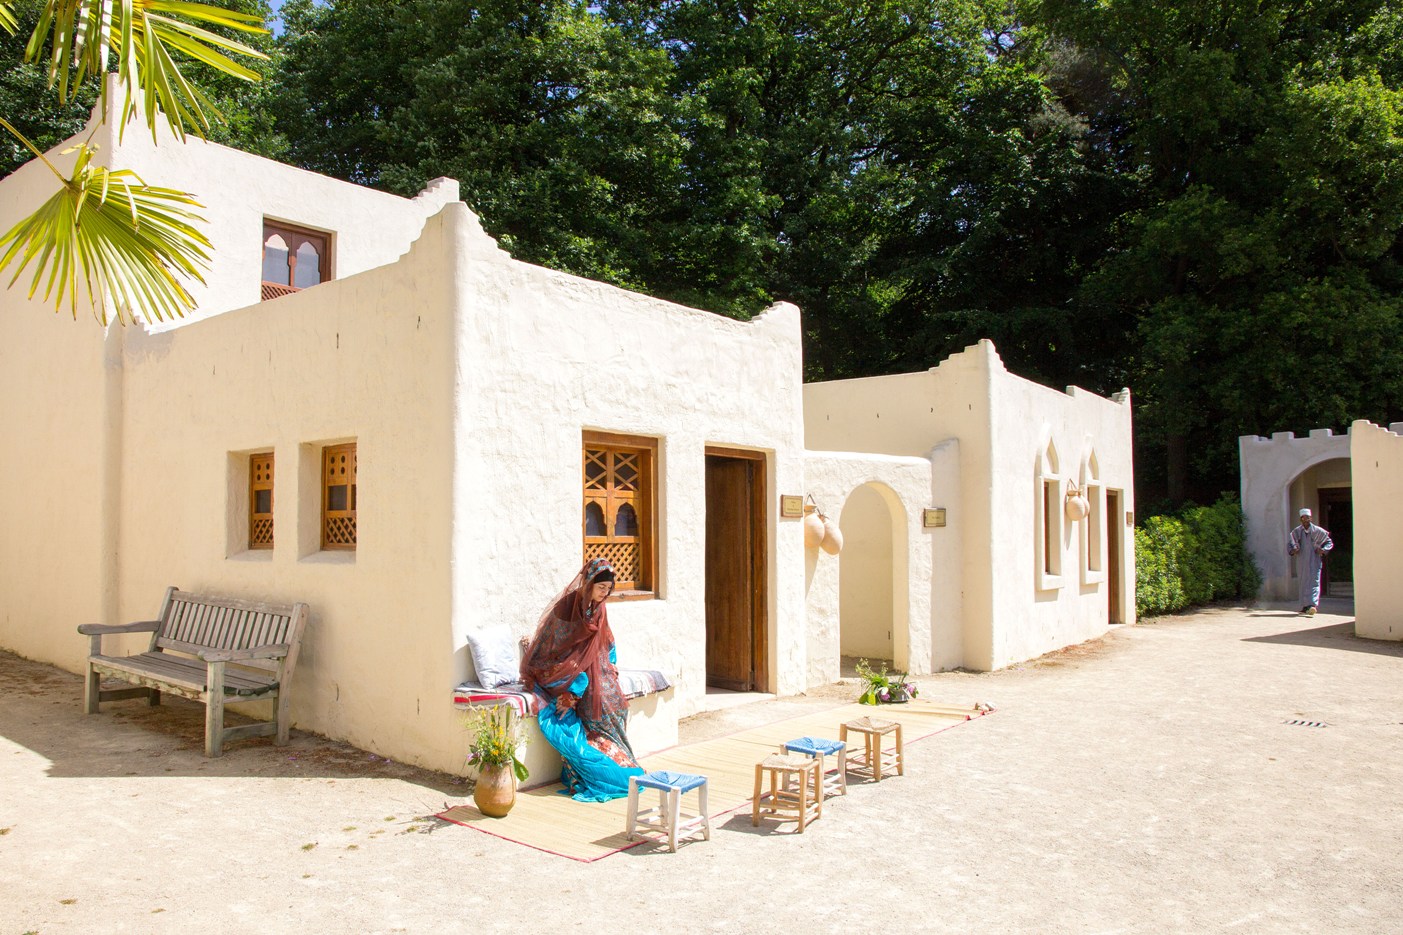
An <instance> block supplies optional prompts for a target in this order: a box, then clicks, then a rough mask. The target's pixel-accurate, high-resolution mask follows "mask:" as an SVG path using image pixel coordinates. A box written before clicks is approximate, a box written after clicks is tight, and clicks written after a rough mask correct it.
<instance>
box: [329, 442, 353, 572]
mask: <svg viewBox="0 0 1403 935" xmlns="http://www.w3.org/2000/svg"><path fill="white" fill-rule="evenodd" d="M355 547H356V445H355V443H354V442H352V443H351V444H348V445H331V446H328V447H326V448H323V449H322V548H323V549H340V550H345V551H352V550H354V549H355Z"/></svg>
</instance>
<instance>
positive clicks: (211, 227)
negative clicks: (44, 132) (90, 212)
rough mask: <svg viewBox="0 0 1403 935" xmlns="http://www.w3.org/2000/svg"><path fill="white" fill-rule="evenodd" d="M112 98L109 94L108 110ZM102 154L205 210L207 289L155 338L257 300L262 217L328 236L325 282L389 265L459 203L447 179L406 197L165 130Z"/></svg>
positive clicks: (133, 131)
mask: <svg viewBox="0 0 1403 935" xmlns="http://www.w3.org/2000/svg"><path fill="white" fill-rule="evenodd" d="M118 100H120V97H119V96H118V95H116V94H114V95H113V96H112V101H113V103H114V105H115V104H116V102H117V101H118ZM103 152H104V153H106V154H107V155H106V157H105V158H107V159H108V160H109V162H110V164H111V165H112V166H113V167H114V168H119V169H121V168H129V169H134V170H135V171H136V172H137V173H138V174H139V175H141V176H142V178H144V179H145V180H146V181H147V182H148V183H149V184H152V185H161V186H165V187H167V188H175V189H178V190H181V191H186V192H190V193H191V194H193V195H194V196H195V198H196V200H198V201H199V202H200V204H201V205H203V207H202V208H201V209H200V210H199V212H198V213H199V214H200V215H201V216H203V217H204V218H205V221H206V225H205V227H204V231H205V235H206V236H207V237H208V238H209V241H210V244H211V245H212V247H213V251H212V252H213V254H214V260H213V262H212V264H211V267H210V270H209V272H208V273H207V274H206V275H205V282H204V284H200V283H187V284H186V287H187V288H188V289H189V291H190V294H191V296H192V297H193V298H194V300H195V304H196V310H195V311H194V312H192V313H190V314H189V315H187V316H186V317H185V318H184V319H182V320H179V321H176V322H173V323H162V324H158V325H156V326H155V329H154V330H164V329H165V328H169V327H179V326H180V325H181V324H184V323H189V322H190V321H193V320H198V319H201V318H208V317H210V316H212V315H217V314H220V313H221V312H225V311H228V310H230V309H235V308H243V307H244V306H247V305H253V304H256V303H257V302H258V301H259V299H260V282H261V278H260V271H261V270H262V266H263V222H264V220H265V218H266V219H267V220H269V221H280V222H283V223H286V224H291V225H294V226H297V227H305V228H310V229H312V230H317V231H322V232H325V233H327V234H330V235H331V254H332V255H331V261H330V266H331V269H330V273H329V277H328V278H335V279H345V278H347V277H349V276H353V275H355V274H356V273H360V272H364V271H365V270H368V269H373V268H375V267H377V266H383V265H385V264H386V263H392V262H394V261H395V260H396V259H398V258H399V257H400V256H401V255H402V254H403V253H404V252H405V251H406V250H408V249H409V245H410V244H411V243H412V242H413V241H414V240H415V238H417V237H418V236H419V231H420V230H421V229H422V228H423V226H424V221H425V220H426V219H427V218H429V217H432V216H433V215H435V214H437V213H438V211H439V210H440V209H441V208H442V207H443V206H444V205H446V204H450V203H452V202H456V201H458V198H459V192H458V183H457V182H456V181H454V180H453V179H443V178H440V179H435V180H434V181H432V182H430V183H429V184H428V185H427V186H426V187H425V189H424V191H423V192H421V193H420V194H419V195H418V196H416V197H414V198H402V197H400V196H398V195H391V194H389V193H387V192H382V191H376V190H374V189H370V188H364V187H362V186H360V185H349V184H347V183H345V182H342V181H340V180H339V179H333V178H331V177H329V176H325V175H319V174H318V173H316V172H309V171H307V170H306V169H299V168H296V167H294V166H289V165H283V164H282V163H278V162H273V161H272V160H269V159H264V158H262V157H259V156H254V155H251V154H249V153H245V152H241V151H239V150H237V149H231V148H229V147H227V146H221V145H220V144H218V143H210V142H206V141H204V140H201V139H199V138H198V137H194V136H190V137H187V138H186V139H185V141H184V142H181V141H179V140H177V139H175V138H174V137H173V136H172V135H171V132H170V130H169V129H168V128H167V127H166V125H165V124H164V123H162V124H161V125H160V127H159V129H158V132H157V134H156V138H155V139H154V140H153V138H152V135H151V134H150V133H149V132H147V130H146V128H145V127H144V126H142V125H140V124H138V123H133V124H132V125H131V126H129V127H128V128H127V132H126V134H125V136H124V138H123V139H122V141H121V143H120V144H119V145H112V146H109V147H107V148H105V149H104V150H103ZM324 275H326V274H324Z"/></svg>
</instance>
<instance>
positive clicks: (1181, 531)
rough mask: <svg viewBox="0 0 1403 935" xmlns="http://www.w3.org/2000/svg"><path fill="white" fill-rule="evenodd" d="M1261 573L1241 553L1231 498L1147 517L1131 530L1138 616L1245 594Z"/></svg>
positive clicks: (1238, 517)
mask: <svg viewBox="0 0 1403 935" xmlns="http://www.w3.org/2000/svg"><path fill="white" fill-rule="evenodd" d="M1261 583H1262V576H1261V574H1260V573H1259V572H1258V571H1257V567H1256V566H1255V565H1253V564H1252V559H1251V558H1250V557H1249V556H1248V554H1247V535H1246V530H1245V527H1244V523H1243V518H1242V509H1241V507H1239V506H1238V503H1237V498H1236V497H1233V496H1230V495H1225V496H1224V497H1223V498H1222V499H1220V500H1219V501H1218V502H1217V503H1215V504H1214V505H1213V506H1189V507H1187V508H1185V509H1183V510H1181V511H1180V512H1179V513H1178V515H1174V516H1151V517H1149V518H1148V519H1146V520H1145V521H1144V522H1143V523H1142V524H1141V526H1140V527H1139V528H1137V529H1136V530H1135V612H1136V614H1137V615H1138V616H1140V617H1148V616H1153V615H1155V614H1164V613H1169V612H1170V611H1175V610H1182V609H1183V608H1185V607H1191V606H1193V605H1195V604H1207V603H1209V602H1210V601H1216V600H1223V599H1226V598H1243V597H1251V596H1254V595H1255V594H1256V593H1257V588H1258V587H1260V586H1261Z"/></svg>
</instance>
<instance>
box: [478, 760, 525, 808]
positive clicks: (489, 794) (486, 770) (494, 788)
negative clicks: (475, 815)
mask: <svg viewBox="0 0 1403 935" xmlns="http://www.w3.org/2000/svg"><path fill="white" fill-rule="evenodd" d="M473 802H474V804H476V805H477V810H478V811H479V812H482V814H484V815H486V816H487V817H489V818H504V817H506V814H507V812H509V811H511V810H512V806H513V805H515V804H516V775H515V774H514V773H513V772H512V768H511V764H510V763H509V764H507V765H506V766H484V767H482V769H481V770H480V771H479V772H478V775H477V785H475V786H473Z"/></svg>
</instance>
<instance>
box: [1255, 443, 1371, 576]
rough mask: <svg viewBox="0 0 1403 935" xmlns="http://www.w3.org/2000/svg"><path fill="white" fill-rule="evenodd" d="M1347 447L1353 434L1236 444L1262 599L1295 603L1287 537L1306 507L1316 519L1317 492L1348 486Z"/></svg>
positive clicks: (1357, 512) (1318, 511) (1356, 513)
mask: <svg viewBox="0 0 1403 935" xmlns="http://www.w3.org/2000/svg"><path fill="white" fill-rule="evenodd" d="M1351 442H1352V430H1351V432H1350V433H1346V434H1344V435H1336V434H1335V433H1334V432H1333V431H1332V430H1330V429H1312V430H1311V433H1310V435H1309V436H1308V437H1306V438H1297V437H1296V436H1295V434H1294V433H1292V432H1276V433H1273V435H1272V436H1271V438H1263V437H1261V436H1258V435H1243V436H1241V437H1239V438H1238V440H1237V449H1238V461H1239V472H1240V478H1241V498H1242V499H1241V502H1242V512H1243V516H1244V517H1245V518H1246V525H1247V551H1248V553H1249V554H1250V555H1251V556H1252V561H1253V562H1255V563H1256V565H1257V570H1258V571H1259V572H1261V574H1262V587H1261V589H1260V590H1259V591H1258V594H1259V596H1261V597H1262V598H1265V599H1267V600H1288V599H1295V597H1296V595H1297V592H1298V583H1297V581H1296V579H1295V577H1294V570H1293V560H1292V559H1290V558H1288V557H1287V555H1286V536H1287V534H1288V533H1289V532H1290V530H1291V527H1292V526H1293V525H1295V523H1296V521H1297V513H1298V511H1299V510H1300V509H1301V507H1309V508H1310V509H1311V510H1312V511H1314V512H1315V516H1316V518H1317V519H1319V518H1320V503H1319V498H1318V497H1317V495H1316V492H1317V491H1318V490H1319V489H1320V488H1321V487H1326V486H1349V485H1350V483H1351V480H1350V474H1349V458H1350V445H1351ZM1356 496H1357V495H1356ZM1358 514H1359V511H1358V510H1356V511H1355V515H1356V516H1358ZM1356 551H1357V550H1356Z"/></svg>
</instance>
